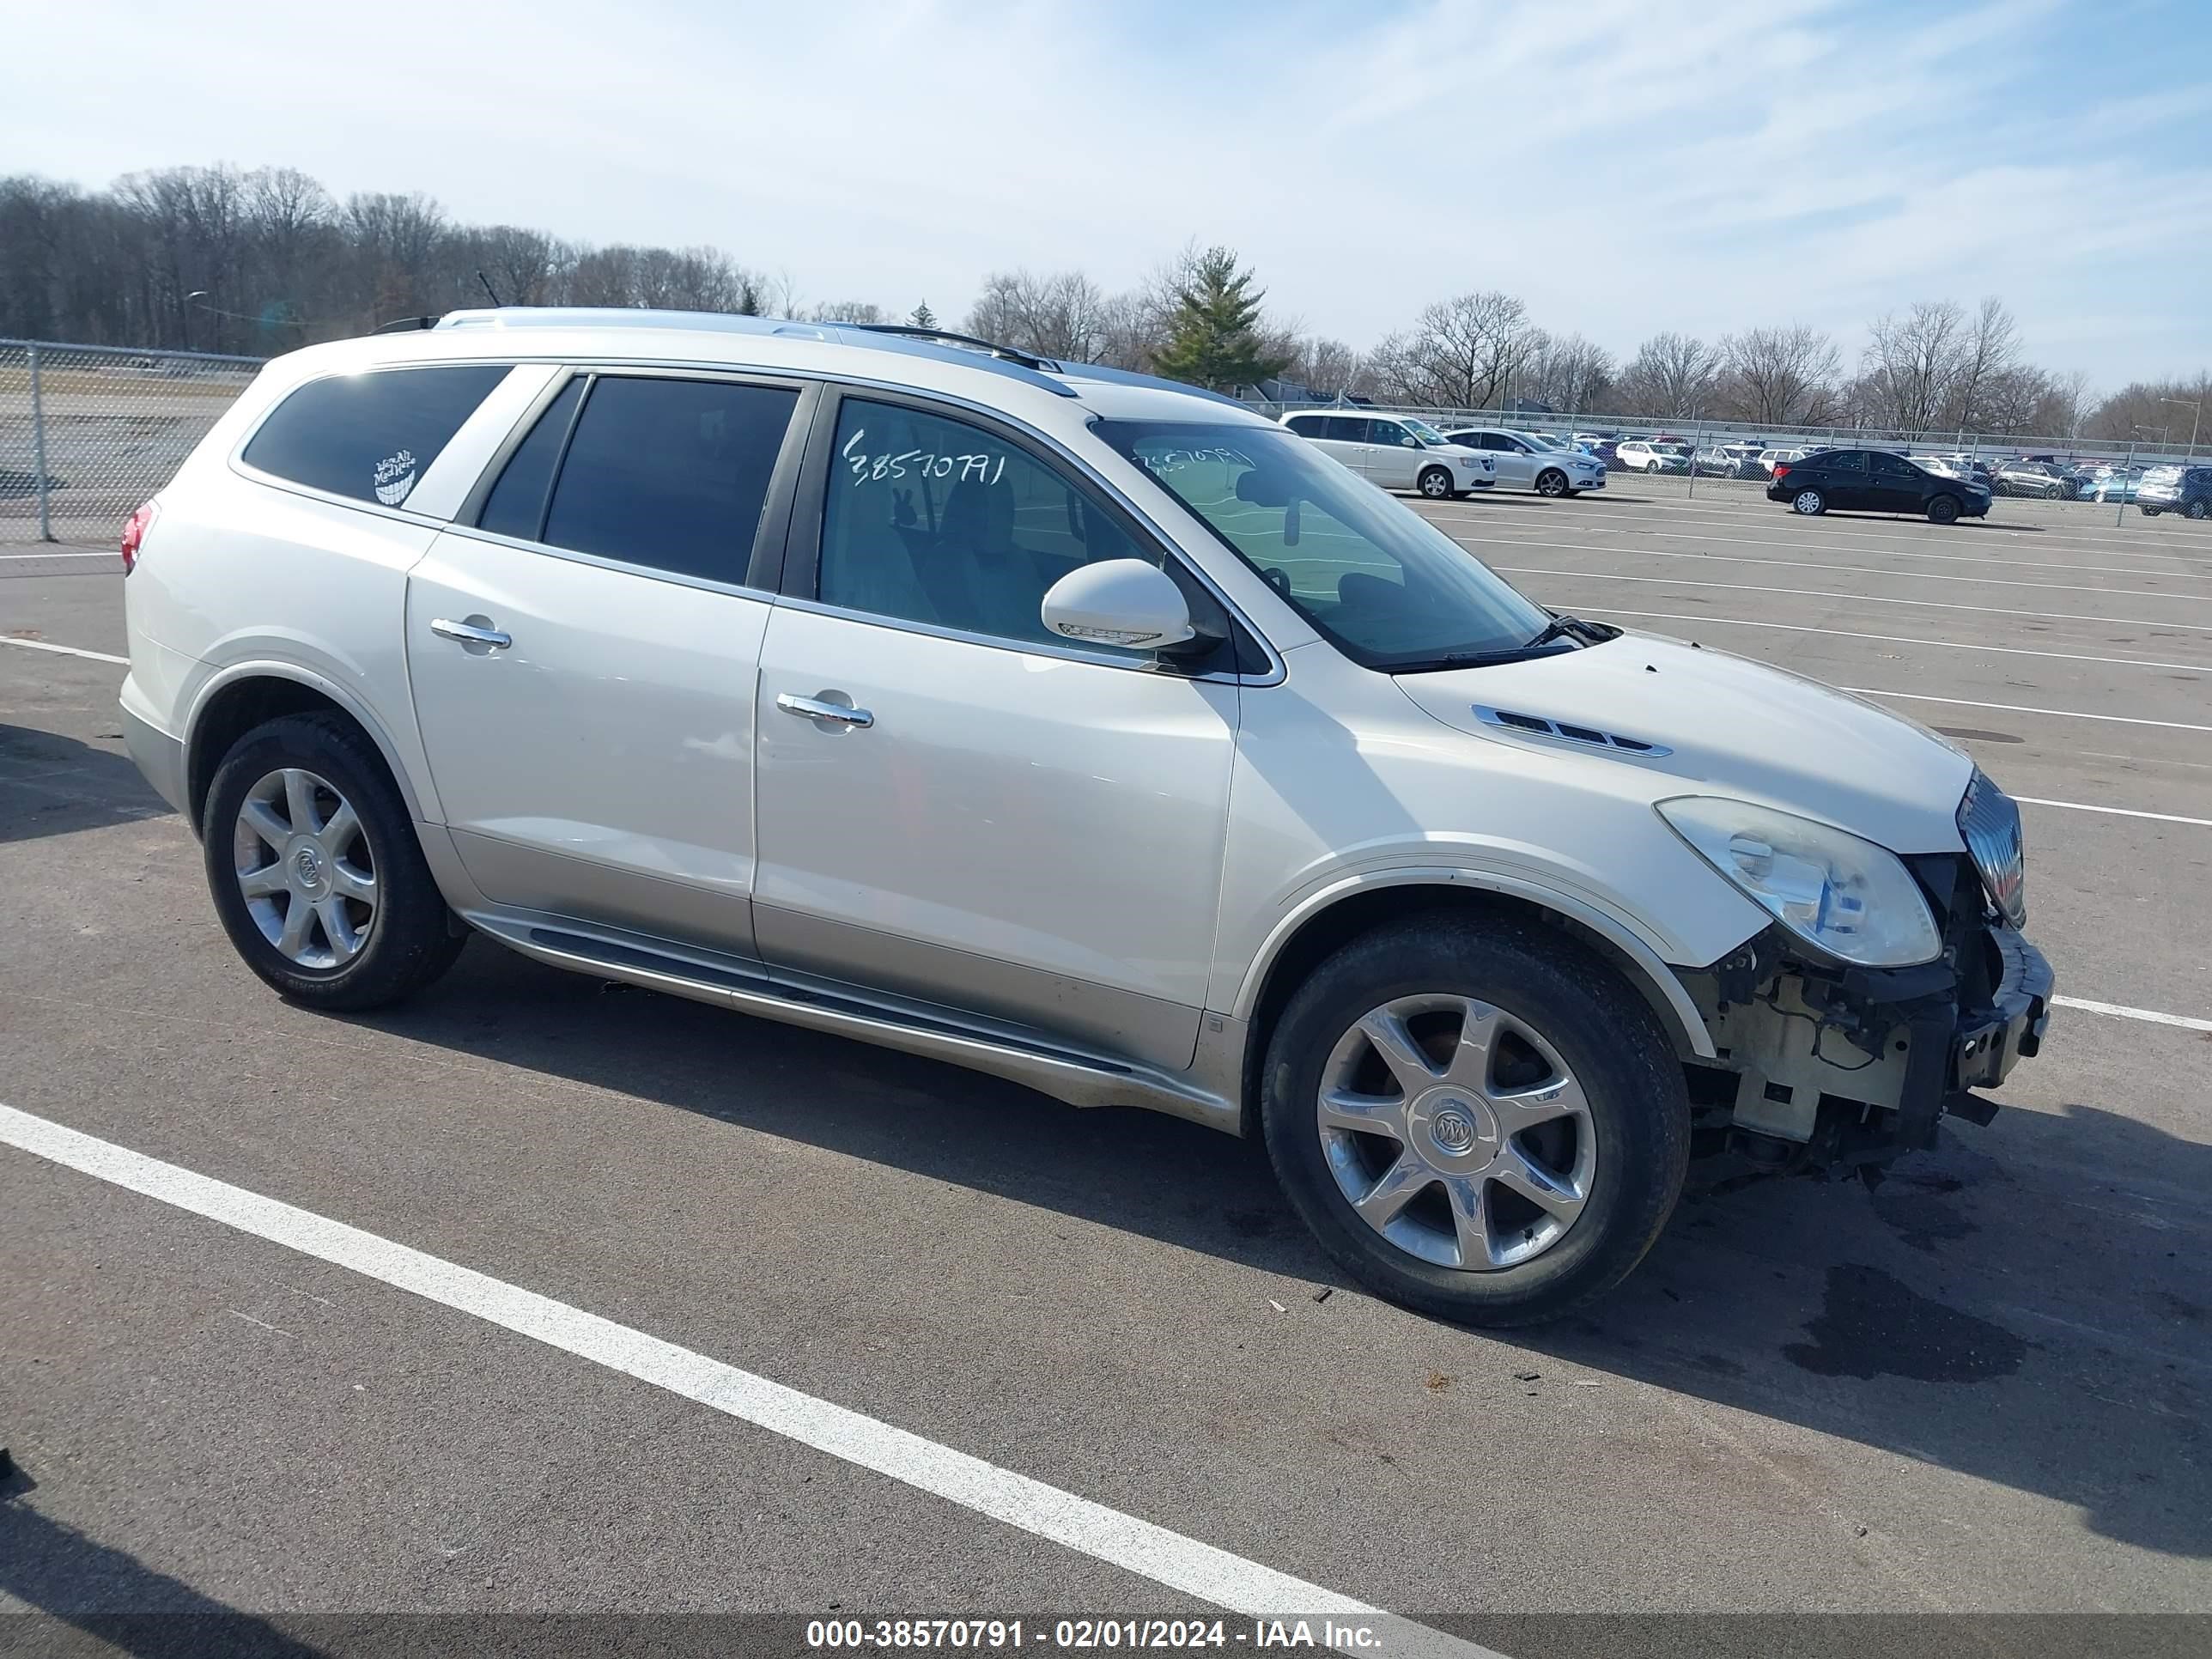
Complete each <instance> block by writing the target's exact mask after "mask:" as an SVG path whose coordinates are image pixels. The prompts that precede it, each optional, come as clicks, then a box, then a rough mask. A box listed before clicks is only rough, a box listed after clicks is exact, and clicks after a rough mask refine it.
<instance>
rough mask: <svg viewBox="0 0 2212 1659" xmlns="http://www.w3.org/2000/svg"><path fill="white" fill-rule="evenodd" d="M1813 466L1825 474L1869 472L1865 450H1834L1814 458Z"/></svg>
mask: <svg viewBox="0 0 2212 1659" xmlns="http://www.w3.org/2000/svg"><path fill="white" fill-rule="evenodd" d="M1813 464H1814V465H1815V466H1817V467H1819V468H1820V470H1821V471H1823V472H1863V471H1866V470H1867V453H1866V451H1864V450H1863V449H1832V450H1830V451H1829V452H1828V453H1826V454H1825V455H1820V456H1816V457H1814V463H1813Z"/></svg>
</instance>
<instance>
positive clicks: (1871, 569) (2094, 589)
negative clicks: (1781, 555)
mask: <svg viewBox="0 0 2212 1659" xmlns="http://www.w3.org/2000/svg"><path fill="white" fill-rule="evenodd" d="M1445 533H1446V534H1449V533H1450V532H1445ZM1591 533H1594V534H1602V533H1610V532H1591ZM1452 539H1453V540H1454V541H1455V542H1457V543H1458V544H1460V545H1461V546H1462V547H1474V546H1477V545H1480V546H1484V547H1528V548H1541V549H1545V550H1558V551H1559V552H1562V553H1630V554H1631V556H1633V557H1635V558H1639V559H1692V560H1696V561H1699V562H1703V563H1705V564H1771V565H1778V566H1780V567H1782V568H1784V569H1785V570H1818V571H1821V572H1823V573H1825V574H1849V575H1854V576H1881V577H1885V578H1887V580H1891V581H1907V582H1971V583H1972V584H1973V585H1974V586H1977V587H2039V588H2045V589H2047V590H2049V591H2050V592H2055V593H2106V594H2110V595H2112V597H2113V598H2115V599H2164V600H2165V601H2166V603H2168V604H2169V605H2171V604H2173V603H2175V602H2176V601H2179V602H2180V603H2182V604H2185V605H2212V592H2205V593H2169V592H2166V591H2165V590H2164V589H2162V588H2156V587H2100V586H2097V585H2096V584H2095V583H2094V582H2026V581H2020V580H2015V579H2014V578H2012V577H2009V576H1954V575H1953V574H1950V573H1949V572H1948V571H1943V570H1885V569H1883V568H1881V566H1880V565H1871V564H1830V563H1828V562H1826V561H1825V560H1821V559H1762V558H1758V557H1755V556H1753V555H1751V554H1747V553H1684V552H1681V551H1680V550H1678V549H1675V548H1671V547H1640V546H1639V547H1637V548H1635V549H1634V550H1629V549H1626V548H1623V547H1621V546H1620V545H1619V544H1608V545H1607V546H1604V547H1598V546H1595V545H1594V544H1590V543H1589V542H1552V541H1543V540H1540V539H1535V538H1525V537H1520V536H1453V537H1452ZM1713 539H1715V540H1718V539H1719V538H1717V537H1716V538H1713ZM1995 562H1999V563H2002V564H2004V565H2005V567H2006V568H2008V569H2014V570H2016V569H2019V568H2021V567H2020V566H2019V565H2018V564H2016V563H2014V562H2011V561H2009V560H2000V561H1995ZM2151 574H2156V573H2151Z"/></svg>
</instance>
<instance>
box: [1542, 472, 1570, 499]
mask: <svg viewBox="0 0 2212 1659" xmlns="http://www.w3.org/2000/svg"><path fill="white" fill-rule="evenodd" d="M1536 493H1537V494H1538V495H1551V496H1559V495H1565V494H1566V493H1567V475H1566V474H1565V473H1564V472H1562V471H1559V468H1557V467H1556V466H1547V467H1546V468H1545V469H1544V470H1543V471H1541V472H1539V473H1538V474H1537V475H1536Z"/></svg>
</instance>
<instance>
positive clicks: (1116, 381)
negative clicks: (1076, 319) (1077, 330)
mask: <svg viewBox="0 0 2212 1659" xmlns="http://www.w3.org/2000/svg"><path fill="white" fill-rule="evenodd" d="M1060 373H1061V374H1065V375H1066V376H1067V377H1068V378H1069V379H1070V380H1105V381H1109V382H1110V383H1111V384H1113V385H1115V386H1158V388H1159V389H1160V390H1162V391H1163V392H1182V393H1183V394H1185V395H1186V396H1188V397H1192V398H1212V400H1213V401H1214V402H1215V403H1217V404H1228V405H1229V406H1230V408H1231V409H1241V410H1246V411H1247V412H1249V410H1251V407H1252V405H1251V404H1248V403H1246V402H1245V401H1244V400H1243V398H1232V397H1231V396H1230V395H1229V394H1228V393H1227V392H1215V391H1212V390H1211V389H1210V388H1208V387H1206V386H1193V385H1191V383H1190V382H1189V381H1188V380H1169V379H1168V378H1167V377H1166V376H1165V375H1161V374H1139V373H1138V372H1137V371H1136V370H1135V369H1133V368H1107V367H1106V365H1105V364H1103V363H1062V364H1061V365H1060Z"/></svg>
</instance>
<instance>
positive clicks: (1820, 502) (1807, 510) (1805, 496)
mask: <svg viewBox="0 0 2212 1659" xmlns="http://www.w3.org/2000/svg"><path fill="white" fill-rule="evenodd" d="M1827 510H1828V498H1827V497H1826V496H1825V495H1822V494H1821V493H1820V491H1819V490H1817V489H1801V490H1799V491H1798V492H1797V493H1796V495H1793V496H1791V497H1790V511H1791V512H1793V513H1803V514H1804V515H1805V516H1806V517H1807V518H1808V519H1810V518H1814V517H1815V516H1817V515H1818V514H1820V513H1826V511H1827Z"/></svg>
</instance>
